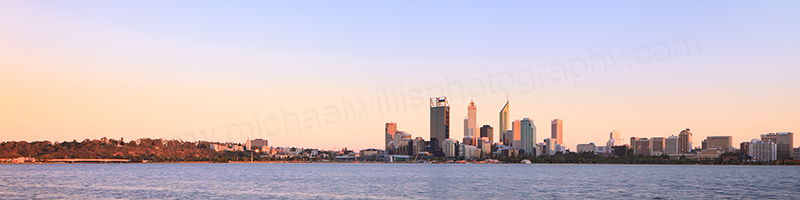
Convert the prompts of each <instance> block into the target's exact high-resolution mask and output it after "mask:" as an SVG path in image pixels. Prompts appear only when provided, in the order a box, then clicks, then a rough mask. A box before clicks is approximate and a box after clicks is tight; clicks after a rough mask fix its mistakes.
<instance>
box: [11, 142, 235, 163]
mask: <svg viewBox="0 0 800 200" xmlns="http://www.w3.org/2000/svg"><path fill="white" fill-rule="evenodd" d="M210 144H216V143H211V142H202V141H201V142H185V141H179V140H162V139H150V138H142V139H139V140H136V141H130V142H127V143H125V142H122V141H121V140H114V139H106V138H103V139H100V140H89V139H86V140H83V141H81V142H78V141H74V140H73V141H71V142H60V143H57V142H49V141H37V142H30V143H29V142H25V141H12V142H3V143H0V158H17V157H32V158H36V159H37V160H49V159H60V158H87V159H93V158H101V159H105V158H113V159H130V160H131V161H133V162H142V161H144V160H148V161H152V162H194V161H215V162H227V161H237V160H241V161H244V160H250V154H249V153H246V152H241V151H240V152H229V151H221V152H216V151H214V150H212V149H210V148H209V145H210Z"/></svg>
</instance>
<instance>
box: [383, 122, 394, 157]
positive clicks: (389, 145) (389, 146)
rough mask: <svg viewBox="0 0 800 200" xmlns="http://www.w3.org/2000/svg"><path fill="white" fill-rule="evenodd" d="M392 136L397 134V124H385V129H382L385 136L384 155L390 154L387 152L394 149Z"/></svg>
mask: <svg viewBox="0 0 800 200" xmlns="http://www.w3.org/2000/svg"><path fill="white" fill-rule="evenodd" d="M394 134H397V123H394V122H388V123H386V127H385V128H384V135H385V136H386V142H385V143H384V144H385V146H386V147H385V149H384V151H386V153H390V152H389V151H391V150H393V149H394V145H393V144H394V143H393V141H394Z"/></svg>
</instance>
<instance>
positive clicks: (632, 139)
mask: <svg viewBox="0 0 800 200" xmlns="http://www.w3.org/2000/svg"><path fill="white" fill-rule="evenodd" d="M638 139H639V138H638V137H631V140H630V143H631V148H630V149H633V150H634V151H635V150H636V140H638ZM634 155H635V154H634Z"/></svg>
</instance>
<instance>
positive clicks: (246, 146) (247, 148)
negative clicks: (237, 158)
mask: <svg viewBox="0 0 800 200" xmlns="http://www.w3.org/2000/svg"><path fill="white" fill-rule="evenodd" d="M250 145H251V144H250V137H247V140H245V141H244V149H245V150H248V151H250V148H252V146H250Z"/></svg>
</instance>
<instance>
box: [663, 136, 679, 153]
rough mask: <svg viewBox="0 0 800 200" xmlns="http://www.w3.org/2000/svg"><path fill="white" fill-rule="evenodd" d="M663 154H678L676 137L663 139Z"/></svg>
mask: <svg viewBox="0 0 800 200" xmlns="http://www.w3.org/2000/svg"><path fill="white" fill-rule="evenodd" d="M664 153H666V154H676V153H678V136H674V135H672V136H669V137H667V139H664Z"/></svg>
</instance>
